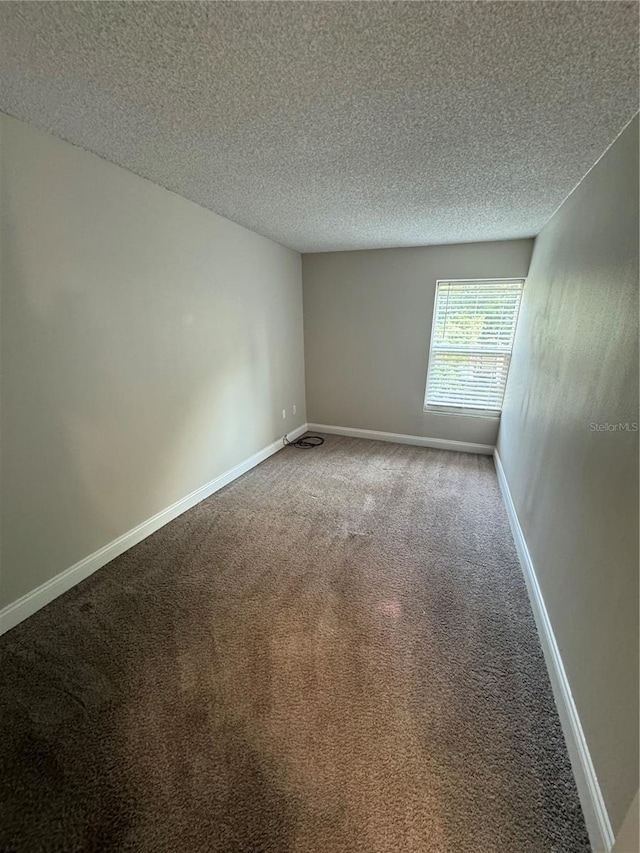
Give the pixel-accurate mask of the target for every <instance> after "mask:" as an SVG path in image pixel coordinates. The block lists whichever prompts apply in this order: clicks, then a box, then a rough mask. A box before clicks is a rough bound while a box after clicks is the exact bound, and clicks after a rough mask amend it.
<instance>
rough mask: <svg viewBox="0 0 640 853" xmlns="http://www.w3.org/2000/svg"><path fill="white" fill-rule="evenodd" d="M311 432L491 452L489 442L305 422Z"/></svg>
mask: <svg viewBox="0 0 640 853" xmlns="http://www.w3.org/2000/svg"><path fill="white" fill-rule="evenodd" d="M307 427H308V428H309V430H312V431H313V432H326V433H328V434H329V435H346V436H349V437H350V438H370V439H373V440H374V441H391V442H393V443H394V444H415V445H416V446H417V447H434V448H436V449H437V450H458V451H461V452H462V453H483V454H485V455H486V456H491V455H492V454H493V446H492V445H490V444H473V443H472V442H469V441H450V440H449V439H446V438H427V437H425V436H422V435H403V434H402V433H399V432H378V430H374V429H354V428H352V427H341V426H332V425H330V424H307Z"/></svg>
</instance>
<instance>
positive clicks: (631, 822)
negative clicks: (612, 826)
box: [613, 791, 640, 853]
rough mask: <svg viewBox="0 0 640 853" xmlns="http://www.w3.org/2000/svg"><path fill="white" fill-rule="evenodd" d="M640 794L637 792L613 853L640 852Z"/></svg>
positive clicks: (617, 837)
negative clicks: (639, 824)
mask: <svg viewBox="0 0 640 853" xmlns="http://www.w3.org/2000/svg"><path fill="white" fill-rule="evenodd" d="M639 797H640V793H639V792H638V791H636V795H635V797H634V798H633V800H632V802H631V805H630V806H629V811H628V812H627V816H626V817H625V819H624V822H623V824H622V826H621V827H620V832H619V833H618V835H617V836H616V843H615V844H614V846H613V853H638V850H640V827H639V826H638V823H639V822H640V805H639Z"/></svg>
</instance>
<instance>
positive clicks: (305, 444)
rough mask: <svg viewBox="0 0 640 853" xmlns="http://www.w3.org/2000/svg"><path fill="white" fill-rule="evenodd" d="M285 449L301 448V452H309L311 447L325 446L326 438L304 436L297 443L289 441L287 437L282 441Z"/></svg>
mask: <svg viewBox="0 0 640 853" xmlns="http://www.w3.org/2000/svg"><path fill="white" fill-rule="evenodd" d="M282 443H283V444H284V446H285V447H299V448H300V449H301V450H309V449H310V448H311V447H320V445H321V444H324V438H322V436H320V435H303V436H302V438H299V439H298V440H297V441H289V439H288V438H287V436H286V435H285V437H284V438H283V439H282Z"/></svg>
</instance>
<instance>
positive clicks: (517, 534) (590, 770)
mask: <svg viewBox="0 0 640 853" xmlns="http://www.w3.org/2000/svg"><path fill="white" fill-rule="evenodd" d="M494 461H495V466H496V473H497V475H498V483H499V484H500V490H501V492H502V497H503V498H504V503H505V506H506V508H507V514H508V516H509V524H510V525H511V532H512V533H513V539H514V542H515V545H516V550H517V552H518V557H519V559H520V563H521V565H522V570H523V573H524V578H525V582H526V584H527V590H528V592H529V599H530V601H531V608H532V610H533V615H534V618H535V620H536V625H537V627H538V634H539V635H540V643H541V645H542V651H543V652H544V657H545V660H546V663H547V669H548V671H549V678H550V680H551V686H552V688H553V695H554V698H555V701H556V706H557V708H558V714H559V716H560V722H561V724H562V730H563V732H564V737H565V740H566V742H567V749H568V752H569V758H570V759H571V766H572V768H573V775H574V777H575V780H576V786H577V788H578V795H579V796H580V802H581V804H582V811H583V812H584V818H585V823H586V825H587V831H588V832H589V838H590V841H591V846H592V848H593V851H594V853H610V851H611V848H612V847H613V842H614V835H613V830H612V828H611V822H610V821H609V815H608V814H607V809H606V806H605V803H604V799H603V797H602V792H601V790H600V785H599V784H598V779H597V776H596V772H595V769H594V767H593V762H592V760H591V755H590V753H589V747H588V746H587V741H586V738H585V736H584V731H583V730H582V725H581V723H580V718H579V716H578V710H577V708H576V705H575V702H574V700H573V695H572V693H571V687H570V685H569V680H568V678H567V674H566V672H565V669H564V665H563V663H562V658H561V657H560V650H559V648H558V644H557V643H556V639H555V636H554V633H553V628H552V626H551V621H550V619H549V614H548V613H547V608H546V606H545V603H544V599H543V597H542V591H541V590H540V586H539V584H538V579H537V577H536V572H535V568H534V565H533V562H532V560H531V554H530V553H529V549H528V547H527V543H526V540H525V538H524V533H523V532H522V528H521V526H520V521H519V520H518V515H517V513H516V508H515V506H514V503H513V499H512V497H511V492H510V491H509V484H508V483H507V479H506V476H505V473H504V468H503V467H502V462H501V460H500V454H499V453H498V450H497V449H496V450H495V452H494Z"/></svg>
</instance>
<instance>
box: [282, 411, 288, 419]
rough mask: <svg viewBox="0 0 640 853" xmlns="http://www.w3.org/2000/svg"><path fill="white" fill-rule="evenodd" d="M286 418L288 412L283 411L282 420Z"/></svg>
mask: <svg viewBox="0 0 640 853" xmlns="http://www.w3.org/2000/svg"><path fill="white" fill-rule="evenodd" d="M286 417H287V410H286V409H283V410H282V420H283V421H284V420H285V419H286Z"/></svg>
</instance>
